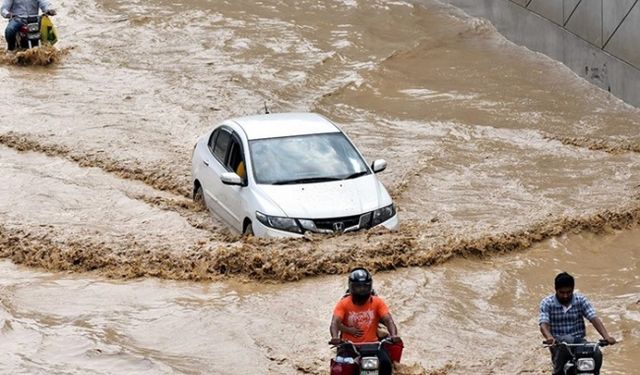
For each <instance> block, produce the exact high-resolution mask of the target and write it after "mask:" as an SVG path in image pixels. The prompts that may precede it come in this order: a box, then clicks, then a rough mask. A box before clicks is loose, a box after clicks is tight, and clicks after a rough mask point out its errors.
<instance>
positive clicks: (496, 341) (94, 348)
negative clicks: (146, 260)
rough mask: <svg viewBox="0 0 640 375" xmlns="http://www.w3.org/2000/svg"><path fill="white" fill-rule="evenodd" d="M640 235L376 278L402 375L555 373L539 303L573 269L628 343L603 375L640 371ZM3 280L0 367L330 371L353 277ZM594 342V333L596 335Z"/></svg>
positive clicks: (608, 355) (24, 275)
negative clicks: (400, 348)
mask: <svg viewBox="0 0 640 375" xmlns="http://www.w3.org/2000/svg"><path fill="white" fill-rule="evenodd" d="M639 239H640V231H638V230H634V231H631V232H621V233H616V234H612V235H606V236H603V237H596V236H594V235H572V236H568V237H562V238H559V239H554V240H552V241H547V242H545V243H543V244H540V245H536V246H534V247H533V248H532V249H530V250H528V251H525V252H520V253H512V254H508V255H503V256H496V257H490V258H484V259H480V258H474V257H472V258H469V259H456V260H454V261H451V262H449V263H447V264H446V265H441V266H436V267H429V268H405V269H401V270H397V271H394V272H385V273H379V274H376V275H374V284H375V285H374V286H375V288H376V290H377V291H378V293H379V294H381V296H382V297H383V298H385V300H387V303H388V304H389V305H390V307H391V309H392V314H394V317H395V320H396V322H397V324H398V326H399V328H400V334H401V335H402V337H403V338H404V341H405V346H406V348H405V354H404V359H403V360H404V361H405V362H406V363H407V365H408V367H407V368H405V371H404V372H403V373H405V374H428V373H434V374H435V373H438V371H443V372H440V373H447V374H469V373H479V374H523V373H527V374H529V373H533V374H542V373H545V371H546V370H548V361H549V359H548V354H547V352H546V350H545V349H543V348H542V347H541V346H540V345H539V343H540V342H541V339H540V335H539V333H538V330H537V306H538V303H539V301H540V299H541V298H542V297H543V296H545V295H547V294H549V293H551V292H552V289H553V278H554V276H555V274H556V273H557V272H560V271H562V270H567V271H569V272H571V273H573V274H574V275H575V276H576V280H577V288H578V289H579V290H580V291H582V292H583V293H585V294H586V295H587V296H588V297H589V298H590V299H591V300H592V301H593V303H594V306H595V308H596V309H597V311H598V313H599V316H600V317H601V318H602V319H603V320H604V321H605V324H606V325H607V328H608V330H609V332H610V333H611V334H612V335H614V336H615V337H616V338H618V339H619V340H622V342H621V343H620V344H619V345H616V346H613V347H608V348H605V349H604V354H605V365H604V370H605V371H606V373H607V374H631V373H633V372H634V371H635V370H634V369H635V360H634V358H637V356H638V355H640V339H639V337H640V304H637V303H636V301H637V300H638V297H639V296H640V276H639V275H640V250H639V249H638V246H637V243H638V240H639ZM613 251H615V254H616V256H615V257H612V256H611V253H612V252H613ZM603 263H606V264H607V267H603V266H602V264H603ZM0 271H1V274H2V275H3V277H2V279H1V284H0V299H1V301H2V310H0V311H2V312H1V314H2V315H1V316H0V318H1V319H2V320H4V325H3V327H2V329H1V332H2V333H1V335H2V340H0V349H2V350H0V353H1V354H0V363H3V367H4V370H3V371H6V373H14V374H15V373H73V374H87V373H111V374H129V373H140V374H142V373H149V374H169V373H184V374H204V373H207V374H237V373H240V374H248V373H261V374H265V373H273V374H292V373H296V372H297V373H311V374H326V373H327V372H328V371H327V368H328V366H327V359H328V358H330V355H331V353H330V350H329V347H328V345H326V342H327V335H328V324H329V320H330V316H331V310H332V307H333V304H334V303H335V302H336V301H337V299H338V298H339V297H340V295H341V292H342V291H343V289H344V288H345V286H346V279H345V277H316V278H312V279H307V280H305V281H300V282H296V283H289V284H282V285H257V284H247V283H237V282H233V281H227V282H223V283H221V282H215V283H187V282H171V281H160V280H158V279H143V280H135V281H126V282H125V281H108V280H104V279H101V278H90V279H88V278H87V277H86V276H82V275H81V276H75V275H72V274H55V273H54V274H52V273H42V272H37V271H29V270H26V269H23V268H18V267H16V266H15V265H12V264H11V263H9V262H6V261H4V262H1V263H0ZM587 335H588V337H590V338H592V339H595V338H596V335H597V333H596V332H595V330H594V329H593V328H592V327H590V326H589V328H588V330H587ZM443 369H444V370H443ZM547 373H549V372H547Z"/></svg>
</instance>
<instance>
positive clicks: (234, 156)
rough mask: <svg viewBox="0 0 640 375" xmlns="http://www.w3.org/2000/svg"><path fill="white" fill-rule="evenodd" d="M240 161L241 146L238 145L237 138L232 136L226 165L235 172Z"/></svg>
mask: <svg viewBox="0 0 640 375" xmlns="http://www.w3.org/2000/svg"><path fill="white" fill-rule="evenodd" d="M240 163H242V148H241V147H240V143H239V142H238V140H237V139H236V138H235V137H232V138H231V145H230V146H229V159H228V160H227V167H228V168H229V169H230V170H232V171H234V172H236V173H237V171H238V167H239V166H240Z"/></svg>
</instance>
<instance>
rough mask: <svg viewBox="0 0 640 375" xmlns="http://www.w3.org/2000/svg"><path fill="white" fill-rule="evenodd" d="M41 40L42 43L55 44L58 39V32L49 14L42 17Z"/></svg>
mask: <svg viewBox="0 0 640 375" xmlns="http://www.w3.org/2000/svg"><path fill="white" fill-rule="evenodd" d="M40 41H41V42H42V44H51V45H54V44H56V42H57V41H58V32H57V31H56V27H55V26H53V22H51V19H50V18H49V17H48V16H45V15H43V16H42V17H40Z"/></svg>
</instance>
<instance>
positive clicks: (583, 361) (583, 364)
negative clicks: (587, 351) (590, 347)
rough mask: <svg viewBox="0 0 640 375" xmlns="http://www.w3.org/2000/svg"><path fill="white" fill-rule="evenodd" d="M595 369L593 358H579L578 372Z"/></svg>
mask: <svg viewBox="0 0 640 375" xmlns="http://www.w3.org/2000/svg"><path fill="white" fill-rule="evenodd" d="M595 368H596V363H595V361H594V360H593V358H580V359H578V371H592V370H593V369H595Z"/></svg>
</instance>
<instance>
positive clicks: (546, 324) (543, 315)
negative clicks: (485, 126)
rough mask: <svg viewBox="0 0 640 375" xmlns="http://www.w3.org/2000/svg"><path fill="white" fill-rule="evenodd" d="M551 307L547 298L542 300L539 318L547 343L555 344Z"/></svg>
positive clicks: (541, 330)
mask: <svg viewBox="0 0 640 375" xmlns="http://www.w3.org/2000/svg"><path fill="white" fill-rule="evenodd" d="M550 309H551V307H550V306H549V302H548V300H547V299H546V298H545V299H543V300H542V301H541V302H540V317H539V318H538V322H539V324H540V333H542V336H543V337H544V341H545V343H547V344H549V345H551V344H553V341H554V338H553V335H552V334H551V314H550Z"/></svg>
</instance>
